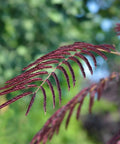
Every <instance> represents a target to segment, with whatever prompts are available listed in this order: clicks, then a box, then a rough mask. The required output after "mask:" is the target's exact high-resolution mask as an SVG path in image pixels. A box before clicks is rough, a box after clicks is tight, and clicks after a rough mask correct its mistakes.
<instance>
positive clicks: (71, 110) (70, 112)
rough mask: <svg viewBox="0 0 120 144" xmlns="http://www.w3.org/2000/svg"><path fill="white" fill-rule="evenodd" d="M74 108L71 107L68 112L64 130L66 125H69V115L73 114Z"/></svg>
mask: <svg viewBox="0 0 120 144" xmlns="http://www.w3.org/2000/svg"><path fill="white" fill-rule="evenodd" d="M74 108H75V105H73V106H72V107H71V109H70V111H69V115H68V117H67V120H66V126H65V128H66V129H67V127H68V124H69V121H70V118H71V115H72V113H73V110H74Z"/></svg>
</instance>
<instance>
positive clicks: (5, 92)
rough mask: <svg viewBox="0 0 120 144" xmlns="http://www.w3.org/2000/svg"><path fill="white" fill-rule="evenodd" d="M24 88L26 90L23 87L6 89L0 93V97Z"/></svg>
mask: <svg viewBox="0 0 120 144" xmlns="http://www.w3.org/2000/svg"><path fill="white" fill-rule="evenodd" d="M25 88H26V87H25V86H15V87H12V88H10V89H7V90H4V91H2V92H0V96H2V95H5V94H9V93H11V92H14V91H17V90H22V89H25Z"/></svg>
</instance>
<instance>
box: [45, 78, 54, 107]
mask: <svg viewBox="0 0 120 144" xmlns="http://www.w3.org/2000/svg"><path fill="white" fill-rule="evenodd" d="M46 82H47V83H48V85H49V87H50V89H51V92H52V96H53V108H55V92H54V89H53V85H52V84H51V82H50V81H49V80H48V79H47V80H46Z"/></svg>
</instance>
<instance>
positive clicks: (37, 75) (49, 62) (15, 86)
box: [0, 42, 115, 112]
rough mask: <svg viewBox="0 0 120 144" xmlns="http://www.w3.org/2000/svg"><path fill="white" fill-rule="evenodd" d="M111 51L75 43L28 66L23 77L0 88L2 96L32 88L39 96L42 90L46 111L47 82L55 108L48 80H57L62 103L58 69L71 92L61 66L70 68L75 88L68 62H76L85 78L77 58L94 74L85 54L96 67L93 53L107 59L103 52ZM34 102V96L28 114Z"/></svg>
mask: <svg viewBox="0 0 120 144" xmlns="http://www.w3.org/2000/svg"><path fill="white" fill-rule="evenodd" d="M111 49H112V50H114V49H115V48H114V47H113V46H112V45H108V44H103V45H93V44H89V43H85V42H75V43H74V44H71V45H67V46H62V47H60V48H58V49H56V50H54V51H52V52H50V53H48V54H46V55H44V56H42V57H40V58H38V59H37V60H36V61H35V62H33V63H31V64H30V65H28V66H27V67H25V68H24V69H23V70H26V71H25V72H23V73H22V74H21V75H18V76H16V77H14V78H12V79H11V80H9V81H7V82H6V85H5V86H3V87H1V88H0V95H4V94H9V93H11V92H14V91H19V90H23V89H25V90H27V91H28V92H29V91H30V89H31V88H32V89H33V88H34V89H35V88H36V90H35V92H34V91H33V93H36V94H37V92H38V90H40V89H41V90H42V92H43V96H44V110H45V111H46V94H45V92H44V91H45V90H44V89H43V87H42V86H43V84H44V83H45V82H47V83H48V85H49V87H50V89H51V92H52V96H53V106H55V93H54V89H53V86H52V83H51V82H50V81H49V80H48V79H49V77H50V76H51V75H52V76H53V77H54V79H55V82H56V86H57V89H58V93H59V101H60V103H61V88H60V83H59V80H58V77H57V75H56V74H55V71H56V69H60V70H61V71H62V72H63V74H64V76H65V79H66V81H67V85H68V90H69V89H70V80H69V75H68V74H67V72H66V70H65V68H64V67H63V66H61V65H62V64H65V65H66V66H67V67H68V68H69V71H70V73H71V76H72V80H73V86H75V74H74V71H73V68H72V66H71V64H70V63H69V62H68V60H72V61H74V62H76V63H77V64H78V65H79V67H80V70H81V72H82V75H83V76H84V77H86V74H85V71H84V68H83V66H82V64H81V63H80V61H79V60H78V59H77V58H76V57H79V58H80V59H82V60H83V61H85V63H86V64H87V66H88V68H89V70H90V72H91V74H92V73H93V70H92V67H91V65H90V63H89V61H88V59H87V58H86V57H85V56H84V55H83V54H87V55H89V56H90V57H91V58H92V59H93V61H94V64H95V66H96V65H97V64H96V58H95V55H94V54H93V53H92V52H95V53H97V54H98V55H100V56H102V57H103V58H105V59H106V58H107V57H106V56H105V55H104V54H103V53H102V52H101V51H105V52H108V53H111ZM54 64H55V65H54ZM56 65H57V66H56ZM48 69H50V71H51V72H49V73H48ZM46 74H47V76H46V78H45V75H46ZM43 76H44V77H43ZM42 77H43V78H42ZM34 89H33V90H34ZM100 91H101V90H100V89H98V94H99V93H100ZM98 97H99V96H98ZM13 102H14V101H13ZM33 102H34V96H33V97H32V99H31V101H30V104H29V106H28V107H29V108H28V112H29V109H30V108H31V106H32V104H33Z"/></svg>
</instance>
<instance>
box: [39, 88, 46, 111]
mask: <svg viewBox="0 0 120 144" xmlns="http://www.w3.org/2000/svg"><path fill="white" fill-rule="evenodd" d="M40 89H41V90H42V93H43V96H44V105H43V107H44V112H45V113H46V92H45V89H44V88H43V87H42V86H40Z"/></svg>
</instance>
